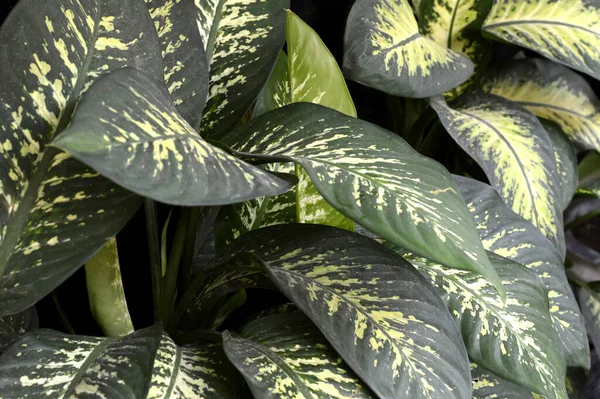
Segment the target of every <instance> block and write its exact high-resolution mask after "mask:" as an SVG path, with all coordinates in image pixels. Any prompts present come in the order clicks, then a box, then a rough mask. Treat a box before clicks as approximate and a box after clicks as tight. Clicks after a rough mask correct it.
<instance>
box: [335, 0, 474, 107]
mask: <svg viewBox="0 0 600 399" xmlns="http://www.w3.org/2000/svg"><path fill="white" fill-rule="evenodd" d="M344 73H345V74H346V76H348V77H349V78H350V79H352V80H355V81H357V82H359V83H362V84H365V85H367V86H370V87H373V88H376V89H378V90H381V91H384V92H386V93H389V94H393V95H397V96H402V97H415V98H423V97H429V96H433V95H436V94H440V93H443V92H445V91H448V90H450V89H452V88H454V87H456V86H458V85H459V84H461V83H463V82H464V81H466V80H467V79H468V78H469V76H471V74H472V73H473V63H471V61H469V59H468V58H467V57H465V56H464V55H462V54H459V53H456V52H454V51H452V50H449V49H447V48H446V47H445V46H441V45H439V44H438V43H436V42H435V41H433V40H431V39H428V38H426V37H424V36H421V34H420V33H419V27H418V25H417V21H416V19H415V16H414V15H413V11H412V10H411V7H410V4H409V3H408V0H357V1H356V2H355V3H354V5H353V6H352V9H351V10H350V14H349V15H348V21H347V22H346V33H345V36H344Z"/></svg>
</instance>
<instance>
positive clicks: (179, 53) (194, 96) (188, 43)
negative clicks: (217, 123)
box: [145, 0, 208, 130]
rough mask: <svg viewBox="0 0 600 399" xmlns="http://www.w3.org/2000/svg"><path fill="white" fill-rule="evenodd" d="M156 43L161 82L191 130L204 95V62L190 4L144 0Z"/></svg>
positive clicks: (206, 69) (204, 57) (205, 91)
mask: <svg viewBox="0 0 600 399" xmlns="http://www.w3.org/2000/svg"><path fill="white" fill-rule="evenodd" d="M145 2H146V5H147V6H148V11H150V16H151V17H152V20H153V21H154V26H155V28H156V32H157V33H158V38H159V40H160V46H161V50H162V57H163V71H164V81H165V84H166V85H167V88H168V89H169V93H170V94H171V98H172V99H173V102H174V103H175V106H176V107H177V112H178V113H179V114H180V115H181V116H182V117H183V119H185V120H186V121H187V122H188V123H189V124H190V125H191V126H192V127H194V129H195V130H198V129H199V127H200V126H199V125H200V117H201V115H202V109H203V108H204V104H205V103H206V96H207V95H208V60H207V58H206V52H205V50H204V43H203V42H202V37H201V36H200V32H199V31H198V25H197V22H196V21H197V19H196V10H197V9H196V6H195V4H194V3H193V2H192V1H191V0H188V1H181V0H179V1H173V0H145Z"/></svg>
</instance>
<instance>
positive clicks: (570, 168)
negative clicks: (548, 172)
mask: <svg viewBox="0 0 600 399" xmlns="http://www.w3.org/2000/svg"><path fill="white" fill-rule="evenodd" d="M540 122H542V125H543V126H544V130H546V133H548V136H550V140H551V141H552V148H553V149H554V159H555V160H556V174H557V177H558V179H557V180H558V193H559V195H560V209H561V210H562V211H564V210H565V209H567V206H569V203H570V202H571V199H572V198H573V195H575V191H576V190H577V183H578V182H579V177H578V175H577V153H576V152H575V148H574V147H573V144H572V143H571V142H570V141H569V138H568V137H567V135H566V134H564V133H563V131H562V129H561V128H560V127H559V126H558V125H557V124H556V123H554V122H551V121H548V120H544V119H541V120H540Z"/></svg>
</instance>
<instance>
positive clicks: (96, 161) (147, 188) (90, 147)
mask: <svg viewBox="0 0 600 399" xmlns="http://www.w3.org/2000/svg"><path fill="white" fill-rule="evenodd" d="M53 144H54V145H55V146H57V147H59V148H61V149H63V150H65V151H68V152H69V153H71V154H72V155H73V156H74V157H75V158H77V159H79V160H80V161H82V162H85V163H86V164H88V165H90V166H91V167H93V168H94V169H96V170H97V171H99V172H100V173H102V175H104V176H106V177H108V178H110V179H111V180H114V181H115V182H117V183H118V184H120V185H122V186H124V187H126V188H127V189H129V190H131V191H133V192H136V193H138V194H141V195H144V196H146V197H150V198H153V199H155V200H157V201H161V202H166V203H170V204H176V205H187V206H198V205H222V204H230V203H234V202H240V201H244V200H247V199H250V198H255V197H259V196H262V195H276V194H281V193H283V192H285V191H287V190H288V189H289V188H290V187H291V184H290V183H288V182H286V181H284V180H281V179H279V178H277V177H275V176H273V175H271V174H269V173H267V172H265V171H264V170H262V169H259V168H257V167H254V166H252V165H249V164H247V163H245V162H243V161H241V160H239V159H237V158H235V157H233V156H231V155H229V154H227V153H226V152H225V151H223V150H221V149H219V148H217V147H214V146H212V145H210V144H208V143H207V142H206V141H204V139H202V138H201V137H200V135H198V133H197V132H196V131H195V130H194V129H193V128H192V127H191V126H190V125H189V124H188V123H187V122H186V121H185V120H184V119H183V118H182V117H181V116H180V115H179V114H178V113H177V111H176V110H175V107H174V105H173V103H172V102H171V99H170V98H169V97H168V96H167V95H166V93H164V92H163V91H162V90H161V89H160V88H159V87H157V86H156V85H154V84H153V82H152V81H151V80H150V79H149V78H147V77H146V76H144V75H143V74H142V73H140V72H139V71H136V70H135V69H132V68H127V69H122V70H120V71H117V72H113V73H111V74H109V75H107V76H106V77H103V78H102V79H99V80H98V82H97V83H96V84H94V86H93V87H92V88H91V89H90V92H89V93H88V94H87V95H85V96H84V97H83V99H82V101H81V103H80V104H79V106H78V109H77V114H76V115H75V117H74V118H73V121H72V123H71V125H70V126H69V128H68V129H66V130H65V131H64V132H63V134H61V135H60V137H58V139H57V140H55V141H54V143H53Z"/></svg>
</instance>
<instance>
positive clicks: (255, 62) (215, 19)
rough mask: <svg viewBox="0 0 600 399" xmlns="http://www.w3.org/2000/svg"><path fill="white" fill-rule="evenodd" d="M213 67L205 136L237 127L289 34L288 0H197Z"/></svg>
mask: <svg viewBox="0 0 600 399" xmlns="http://www.w3.org/2000/svg"><path fill="white" fill-rule="evenodd" d="M194 3H195V5H196V7H197V9H198V11H197V14H196V15H197V23H198V29H199V31H200V36H201V37H202V41H203V43H204V48H205V49H206V56H207V58H208V62H209V66H210V83H209V89H208V100H207V103H206V107H205V109H204V114H203V115H202V127H201V128H202V135H203V136H210V137H211V138H216V139H219V138H220V135H221V134H223V133H224V132H227V130H228V129H230V128H232V127H234V126H235V125H236V124H237V123H238V122H239V121H240V120H241V119H242V116H243V115H244V114H245V113H246V111H247V110H248V108H250V105H252V103H253V102H254V100H255V99H256V96H257V95H258V93H259V92H260V90H261V88H262V87H263V85H264V84H265V82H266V81H267V79H268V78H269V74H270V73H271V69H272V67H273V64H274V63H275V60H276V59H277V55H278V54H279V51H280V50H281V47H282V46H283V41H284V37H285V11H284V10H285V9H286V8H289V0H264V1H239V0H218V1H217V0H194Z"/></svg>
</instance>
